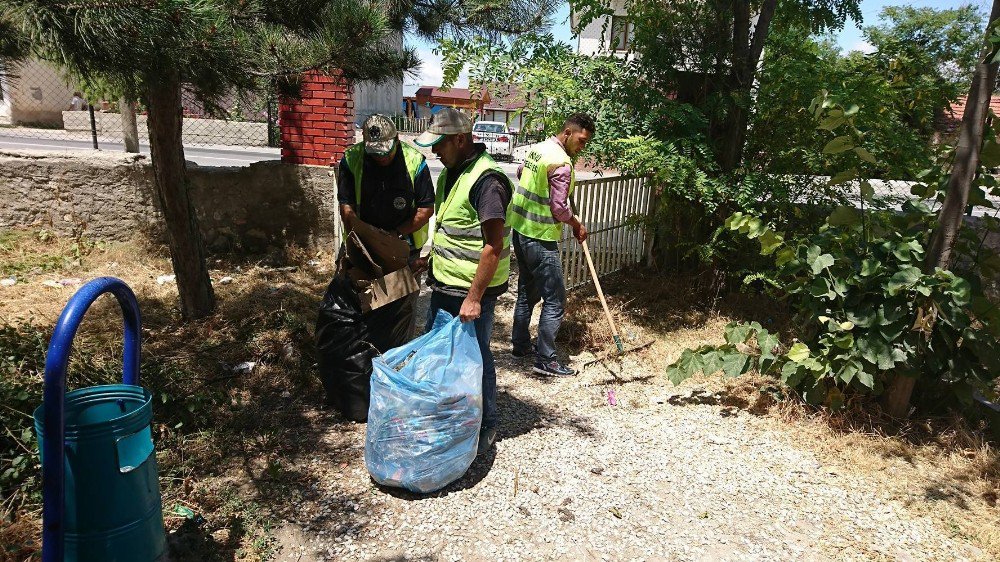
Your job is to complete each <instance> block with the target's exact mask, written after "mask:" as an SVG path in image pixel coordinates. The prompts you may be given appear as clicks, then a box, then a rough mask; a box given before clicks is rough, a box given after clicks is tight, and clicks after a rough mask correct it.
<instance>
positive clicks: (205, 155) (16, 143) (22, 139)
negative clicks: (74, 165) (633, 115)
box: [0, 129, 518, 181]
mask: <svg viewBox="0 0 1000 562" xmlns="http://www.w3.org/2000/svg"><path fill="white" fill-rule="evenodd" d="M98 146H99V147H100V150H102V151H108V152H122V151H124V150H125V146H124V145H123V144H122V143H120V142H112V141H108V142H103V141H100V140H98ZM4 148H6V149H12V150H13V149H30V150H94V148H93V143H92V141H90V140H81V139H45V138H35V137H32V136H25V135H18V134H15V133H13V132H9V131H5V130H3V129H0V149H4ZM139 152H141V153H142V154H147V155H148V154H149V145H148V144H142V143H140V144H139ZM184 157H185V158H186V159H187V160H190V161H192V162H194V163H196V164H198V165H199V166H248V165H250V164H253V163H254V162H262V161H266V160H279V159H280V158H281V151H280V150H279V149H277V148H265V147H247V148H245V149H244V148H239V147H231V146H185V147H184ZM427 167H429V168H430V170H431V176H433V178H434V180H435V181H437V176H438V174H439V173H441V170H442V169H443V166H442V165H441V161H440V160H438V159H437V158H433V157H432V158H430V159H428V160H427ZM500 167H501V168H503V170H504V172H506V173H507V176H509V177H510V178H511V179H512V180H513V179H516V174H517V167H518V164H517V163H516V162H513V163H512V162H500Z"/></svg>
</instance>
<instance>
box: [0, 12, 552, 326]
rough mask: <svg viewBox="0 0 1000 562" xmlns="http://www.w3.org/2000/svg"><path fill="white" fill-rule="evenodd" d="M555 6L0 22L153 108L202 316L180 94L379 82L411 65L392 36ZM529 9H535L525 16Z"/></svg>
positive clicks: (50, 55)
mask: <svg viewBox="0 0 1000 562" xmlns="http://www.w3.org/2000/svg"><path fill="white" fill-rule="evenodd" d="M552 4H553V2H552V0H501V1H500V2H491V1H489V0H469V1H466V2H458V3H456V2H451V1H450V0H393V1H389V2H385V1H381V2H380V1H378V0H153V1H148V2H147V1H143V2H139V1H122V2H93V3H88V2H77V1H72V0H70V1H64V0H0V13H2V14H3V17H2V18H0V21H9V22H12V23H13V24H14V25H15V28H16V29H18V30H20V32H22V33H23V35H25V36H26V37H27V39H28V41H29V43H30V45H31V48H32V51H33V53H34V54H35V55H36V56H38V57H40V58H43V59H46V60H48V61H52V62H54V63H56V64H57V65H59V66H61V67H63V68H65V69H66V70H68V71H69V72H71V73H72V74H74V75H76V76H80V77H83V78H93V79H100V80H103V81H105V82H107V83H108V84H110V85H111V87H113V88H114V89H115V91H118V92H121V94H122V95H123V97H125V98H126V99H130V100H135V99H138V100H142V101H143V102H144V103H145V105H146V107H147V109H148V113H149V117H148V121H147V123H148V127H149V138H150V152H151V156H152V160H153V170H154V175H155V187H156V194H157V198H158V199H159V202H160V207H161V210H162V211H163V215H164V220H165V223H166V226H167V235H168V242H169V246H170V256H171V261H172V263H173V267H174V272H175V273H176V275H177V287H178V292H179V293H180V305H181V312H182V314H183V316H184V317H185V318H187V319H194V318H200V317H203V316H205V315H207V314H210V313H211V312H212V310H213V309H214V306H215V297H214V293H213V290H212V286H211V281H210V279H209V276H208V269H207V266H206V263H205V252H204V247H203V244H202V240H201V236H200V232H199V227H198V221H197V218H196V215H195V213H194V211H193V209H192V205H191V200H190V197H189V195H188V180H187V173H186V169H185V160H184V149H183V144H182V142H181V131H182V123H183V122H182V114H181V88H182V87H183V88H186V89H189V90H190V91H192V92H193V93H194V94H195V95H196V96H197V97H198V98H199V99H200V100H201V101H202V102H204V104H205V106H206V107H207V108H209V109H211V108H213V107H216V102H217V101H218V100H219V99H220V97H221V96H223V95H227V94H230V93H232V92H236V93H247V92H251V91H254V90H260V89H262V88H263V87H264V84H267V83H269V82H271V81H272V80H276V79H277V80H282V79H288V78H291V77H294V76H296V75H298V74H299V73H301V72H303V71H306V70H311V69H319V70H324V71H336V72H340V73H341V75H342V76H343V77H344V78H345V79H346V80H364V81H369V82H375V83H377V82H381V81H384V80H387V79H390V78H393V77H400V76H402V75H403V73H404V72H406V71H408V70H410V69H412V68H414V67H415V66H416V65H417V64H418V63H419V61H418V60H417V58H416V57H415V55H414V52H413V50H412V49H409V48H404V49H402V50H399V49H398V47H396V45H397V44H398V42H397V41H398V34H399V33H401V32H403V31H406V30H410V31H414V32H416V33H419V34H423V35H428V36H435V35H437V34H441V33H447V32H454V31H459V30H461V31H463V32H475V31H476V30H492V29H495V28H496V27H499V28H501V30H502V32H504V33H507V32H510V33H514V32H519V31H522V30H524V29H530V28H532V27H533V26H537V25H541V24H544V23H546V22H547V16H548V15H550V14H551V13H552ZM530 7H534V8H535V9H529V8H530Z"/></svg>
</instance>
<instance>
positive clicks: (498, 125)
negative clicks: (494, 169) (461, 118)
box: [472, 121, 514, 161]
mask: <svg viewBox="0 0 1000 562" xmlns="http://www.w3.org/2000/svg"><path fill="white" fill-rule="evenodd" d="M472 140H474V141H476V142H481V143H483V144H485V145H486V152H489V153H490V155H491V156H495V157H497V158H498V159H501V160H507V161H511V160H513V158H514V137H513V135H511V133H510V129H508V128H507V124H506V123H503V122H501V121H477V122H476V124H475V125H473V126H472Z"/></svg>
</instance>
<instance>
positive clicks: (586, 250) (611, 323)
mask: <svg viewBox="0 0 1000 562" xmlns="http://www.w3.org/2000/svg"><path fill="white" fill-rule="evenodd" d="M580 245H581V246H583V255H584V256H585V257H586V258H587V269H589V270H590V277H591V278H592V279H593V280H594V288H595V289H597V297H598V298H599V299H601V306H602V307H603V308H604V316H605V317H606V318H607V319H608V327H610V328H611V337H612V338H614V341H615V347H617V348H618V355H624V354H626V353H631V352H633V351H638V350H640V349H645V348H647V347H649V346H651V345H653V341H654V340H649V341H648V342H645V343H643V344H640V345H637V346H633V347H630V348H628V349H626V348H625V344H624V343H622V336H621V333H619V332H618V326H616V325H615V319H614V317H613V316H611V309H610V308H608V301H607V299H605V298H604V290H603V289H602V288H601V280H600V278H598V276H597V269H595V268H594V260H593V258H591V257H590V247H588V246H587V241H586V240H584V241H583V242H581V243H580ZM608 355H610V352H604V353H602V354H600V355H598V356H597V357H595V358H593V359H591V360H590V361H588V362H586V363H584V364H583V366H584V367H586V366H588V365H591V364H593V363H597V362H598V361H603V360H604V359H605V358H606V357H607V356H608Z"/></svg>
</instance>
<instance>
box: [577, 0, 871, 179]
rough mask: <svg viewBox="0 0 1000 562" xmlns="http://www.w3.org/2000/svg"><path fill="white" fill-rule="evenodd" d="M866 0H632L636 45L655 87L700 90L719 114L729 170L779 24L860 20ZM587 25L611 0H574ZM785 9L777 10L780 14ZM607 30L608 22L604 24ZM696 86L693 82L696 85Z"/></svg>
mask: <svg viewBox="0 0 1000 562" xmlns="http://www.w3.org/2000/svg"><path fill="white" fill-rule="evenodd" d="M859 3H860V0H783V1H780V2H779V1H778V0H677V1H674V2H662V1H660V0H626V1H625V3H624V10H625V12H626V13H627V14H628V17H629V19H630V20H631V22H632V23H633V29H634V34H635V37H634V38H633V40H632V42H631V48H632V51H633V52H634V53H635V55H636V56H637V61H638V64H639V66H640V68H641V69H642V71H643V73H644V75H645V76H646V77H647V79H649V80H651V81H652V82H654V83H655V86H654V88H655V89H656V90H660V91H667V92H671V93H684V92H689V93H691V94H696V96H695V97H694V98H693V99H692V101H694V102H696V103H697V104H698V105H700V106H701V107H703V108H704V109H705V111H706V113H708V114H709V115H710V117H711V119H712V127H711V129H712V136H713V138H714V139H715V146H716V160H717V162H718V164H719V166H720V168H721V169H722V171H723V172H729V171H732V170H735V169H736V168H738V167H739V166H740V164H741V162H742V159H743V152H744V147H745V145H746V138H747V130H748V127H749V123H750V114H751V113H752V112H753V87H754V79H755V76H756V73H757V69H758V63H759V62H760V60H761V55H762V54H763V53H764V48H765V46H766V44H767V40H768V37H769V35H770V33H771V31H772V24H773V23H774V22H775V21H777V20H780V21H781V22H785V23H786V24H787V25H797V26H802V27H805V28H807V29H809V30H811V31H812V32H814V33H816V32H822V31H826V30H832V29H839V28H840V27H842V26H843V25H844V22H845V21H846V19H847V18H848V17H851V18H853V19H854V20H856V21H860V20H861V13H860V11H859V9H858V5H859ZM570 6H571V7H572V9H573V10H575V11H576V13H577V14H578V19H579V21H580V24H581V25H587V24H588V23H589V22H591V21H593V20H594V19H596V18H600V17H605V16H609V15H611V14H612V13H613V12H614V10H613V3H612V2H611V1H610V0H570ZM779 15H780V16H781V17H780V18H777V20H776V16H779ZM605 31H607V30H605ZM693 84H694V85H695V87H692V85H693Z"/></svg>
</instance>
